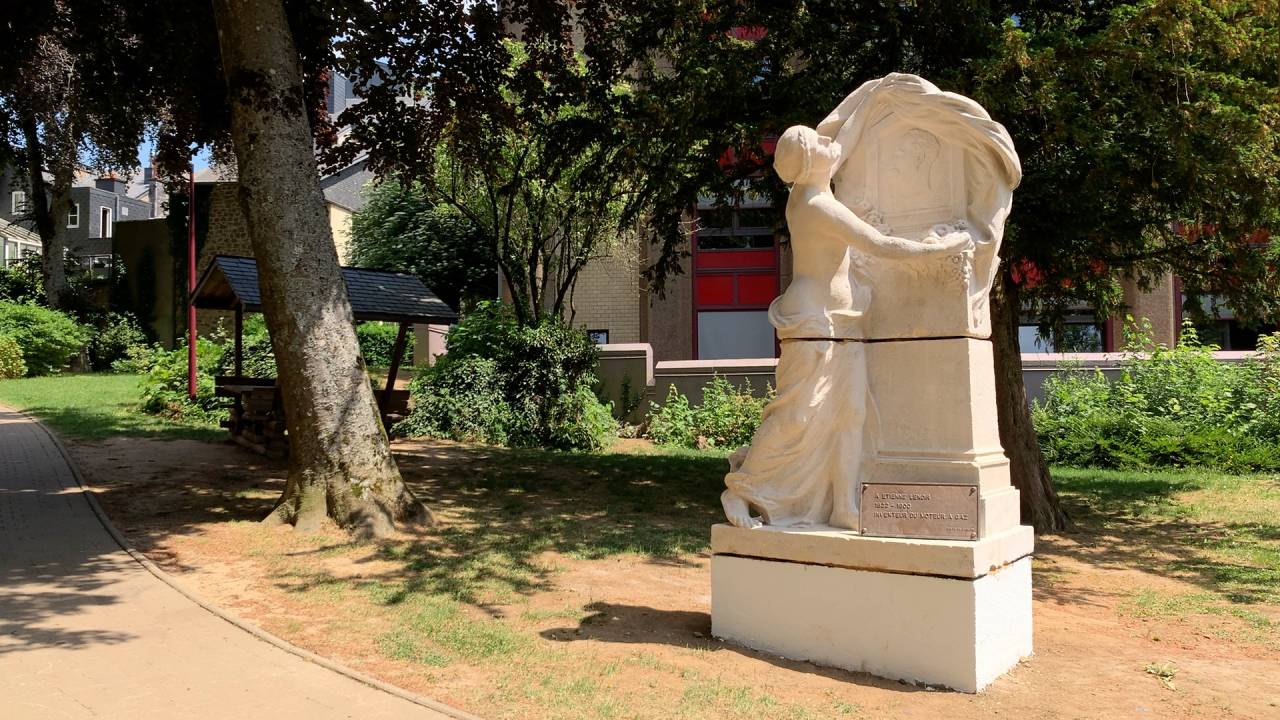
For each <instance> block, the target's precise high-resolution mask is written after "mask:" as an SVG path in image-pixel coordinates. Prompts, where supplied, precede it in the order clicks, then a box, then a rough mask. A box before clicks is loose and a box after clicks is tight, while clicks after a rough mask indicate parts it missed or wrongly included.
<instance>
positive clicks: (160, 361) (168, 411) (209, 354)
mask: <svg viewBox="0 0 1280 720" xmlns="http://www.w3.org/2000/svg"><path fill="white" fill-rule="evenodd" d="M222 355H223V347H222V346H221V345H219V344H217V343H215V342H213V341H212V340H207V339H205V338H199V339H198V340H197V341H196V397H195V399H194V400H192V399H191V398H190V396H188V394H187V348H186V347H179V348H177V349H176V350H173V351H171V352H158V353H156V354H155V355H154V356H153V357H152V364H151V367H150V368H148V370H147V373H146V375H144V376H143V378H142V409H143V411H144V412H148V413H151V414H153V415H163V416H165V417H171V418H175V419H179V420H187V421H195V422H206V423H214V422H217V421H219V420H222V419H224V418H225V417H226V415H227V401H226V400H225V399H224V398H220V397H217V396H216V395H214V383H213V377H214V374H215V373H217V372H218V367H219V363H220V361H221V359H222Z"/></svg>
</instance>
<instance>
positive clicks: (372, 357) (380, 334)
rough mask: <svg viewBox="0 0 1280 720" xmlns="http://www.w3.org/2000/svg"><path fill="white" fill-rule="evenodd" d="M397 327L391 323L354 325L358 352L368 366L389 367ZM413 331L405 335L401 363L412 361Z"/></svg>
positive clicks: (397, 330) (394, 345) (397, 331)
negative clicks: (358, 342)
mask: <svg viewBox="0 0 1280 720" xmlns="http://www.w3.org/2000/svg"><path fill="white" fill-rule="evenodd" d="M397 333H399V328H398V327H397V326H396V325H395V324H393V323H380V322H367V323H361V324H359V325H357V326H356V339H357V340H359V341H360V354H361V355H363V356H364V364H365V365H368V366H369V367H390V366H391V356H392V354H393V353H394V352H395V347H396V334H397ZM413 341H414V336H413V333H409V334H408V335H407V336H406V337H405V344H404V358H403V359H402V360H401V362H402V363H405V364H409V363H412V362H413V345H414V342H413Z"/></svg>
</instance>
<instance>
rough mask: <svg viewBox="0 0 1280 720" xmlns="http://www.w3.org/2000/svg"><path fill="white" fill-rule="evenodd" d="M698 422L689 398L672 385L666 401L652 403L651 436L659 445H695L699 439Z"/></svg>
mask: <svg viewBox="0 0 1280 720" xmlns="http://www.w3.org/2000/svg"><path fill="white" fill-rule="evenodd" d="M696 422H697V421H696V420H695V419H694V415H693V408H691V407H689V398H687V397H685V396H684V394H683V393H681V392H680V391H679V390H677V389H676V386H675V385H672V386H671V388H670V389H669V390H668V391H667V401H666V402H665V403H663V404H662V405H658V404H657V403H652V409H651V410H650V412H649V438H650V439H651V440H653V441H654V442H656V443H658V444H659V445H675V446H678V447H694V446H695V445H696V444H697V440H698V432H697V429H696Z"/></svg>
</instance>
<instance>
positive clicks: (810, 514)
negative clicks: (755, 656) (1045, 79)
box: [711, 73, 1033, 692]
mask: <svg viewBox="0 0 1280 720" xmlns="http://www.w3.org/2000/svg"><path fill="white" fill-rule="evenodd" d="M774 168H775V170H776V172H777V173H778V175H779V177H781V178H782V179H783V180H784V181H785V182H788V183H791V184H792V188H791V194H790V198H789V199H788V202H787V209H786V217H787V224H788V227H789V230H790V233H791V242H792V252H793V256H794V268H793V278H794V279H793V280H792V282H791V285H790V286H789V287H788V288H787V290H786V292H785V293H783V294H782V295H781V296H780V297H778V298H777V299H776V300H775V301H774V303H773V305H772V306H770V308H769V320H770V322H771V323H772V324H773V326H774V327H775V328H776V330H777V334H778V338H779V340H780V341H781V345H782V355H781V358H780V359H779V361H778V372H777V396H776V398H775V399H774V401H773V402H771V403H770V405H769V406H768V407H767V408H766V409H765V412H764V419H763V421H762V423H761V425H760V429H759V430H758V431H757V432H756V435H755V437H754V438H753V440H752V443H751V445H750V446H747V447H744V448H742V449H741V450H739V451H737V452H735V453H734V454H733V455H732V456H731V457H730V459H729V464H730V472H729V474H728V475H727V476H726V477H725V485H726V486H727V489H726V490H725V492H724V495H723V496H722V500H723V503H724V509H725V515H726V517H727V518H728V520H729V524H722V525H716V526H715V527H713V528H712V534H711V546H712V559H711V579H712V613H711V614H712V632H713V633H714V634H715V635H716V636H717V637H721V638H724V639H726V640H731V641H735V642H739V643H741V644H744V645H747V646H749V647H753V648H756V649H759V650H764V651H767V652H773V653H776V654H779V655H782V656H784V657H788V658H792V659H798V660H811V661H813V662H815V663H819V664H823V665H831V666H836V667H841V668H846V669H849V670H856V671H865V672H869V673H873V674H875V675H880V676H883V677H888V678H894V679H901V680H907V681H910V682H920V683H926V684H930V685H942V686H946V687H950V688H954V689H956V690H962V691H967V692H977V691H978V690H981V689H982V688H983V687H985V686H986V685H987V684H989V683H990V682H991V681H992V680H994V679H995V678H997V677H999V676H1000V675H1001V674H1003V673H1004V672H1005V671H1007V670H1008V669H1009V668H1011V667H1013V666H1014V665H1015V664H1017V662H1018V661H1019V660H1020V659H1021V658H1023V657H1026V656H1028V655H1030V654H1031V551H1032V545H1033V534H1032V529H1031V528H1030V527H1026V526H1022V525H1019V519H1018V491H1017V490H1016V489H1015V488H1013V487H1012V486H1011V485H1010V482H1009V463H1008V460H1007V458H1006V457H1005V455H1004V451H1003V449H1002V448H1001V447H1000V435H999V427H998V424H997V419H996V406H995V371H994V366H993V361H992V350H991V342H990V336H991V318H990V311H989V308H988V305H987V299H988V294H989V293H990V290H991V284H992V281H993V280H994V278H995V273H996V271H997V265H998V262H999V260H998V256H997V251H998V250H999V247H1000V240H1001V236H1002V235H1003V232H1004V222H1005V218H1006V217H1007V216H1008V214H1009V208H1010V204H1011V200H1012V196H1013V189H1014V188H1015V187H1016V186H1017V184H1018V182H1019V180H1020V178H1021V174H1022V171H1021V167H1020V165H1019V162H1018V156H1017V153H1016V152H1015V151H1014V148H1013V142H1012V140H1011V139H1010V137H1009V134H1008V132H1007V131H1006V130H1005V129H1004V127H1003V126H1001V125H1000V124H999V123H996V122H994V121H993V120H991V117H990V116H989V115H988V114H987V112H986V111H985V110H983V108H982V107H981V106H979V105H978V104H977V103H975V102H974V101H972V100H970V99H968V98H966V97H962V96H960V95H956V94H954V93H948V92H942V91H941V90H939V89H938V88H937V87H936V86H934V85H933V84H932V83H930V82H928V81H927V80H924V79H923V78H920V77H917V76H915V75H907V74H901V73H894V74H890V75H887V76H885V77H884V78H881V79H879V80H873V81H871V82H868V83H866V84H864V85H862V86H861V87H859V88H858V89H857V90H855V91H854V92H853V93H852V94H850V95H849V96H848V97H847V98H845V100H844V101H843V102H841V103H840V105H839V106H838V107H836V109H835V110H834V111H832V113H831V114H830V115H828V116H827V118H826V119H824V120H823V121H822V122H821V123H819V124H818V126H817V127H816V128H808V127H803V126H797V127H793V128H791V129H789V130H787V132H786V133H784V134H783V136H782V137H781V138H780V139H779V141H778V146H777V150H776V154H775V156H774Z"/></svg>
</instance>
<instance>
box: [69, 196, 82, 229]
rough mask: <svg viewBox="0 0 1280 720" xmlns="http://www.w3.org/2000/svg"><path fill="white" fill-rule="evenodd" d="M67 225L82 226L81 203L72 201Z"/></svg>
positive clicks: (72, 226) (70, 226)
mask: <svg viewBox="0 0 1280 720" xmlns="http://www.w3.org/2000/svg"><path fill="white" fill-rule="evenodd" d="M67 227H68V228H78V227H80V203H74V202H73V203H71V209H70V210H68V211H67Z"/></svg>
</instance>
